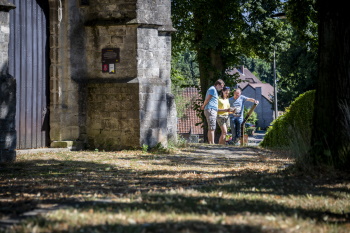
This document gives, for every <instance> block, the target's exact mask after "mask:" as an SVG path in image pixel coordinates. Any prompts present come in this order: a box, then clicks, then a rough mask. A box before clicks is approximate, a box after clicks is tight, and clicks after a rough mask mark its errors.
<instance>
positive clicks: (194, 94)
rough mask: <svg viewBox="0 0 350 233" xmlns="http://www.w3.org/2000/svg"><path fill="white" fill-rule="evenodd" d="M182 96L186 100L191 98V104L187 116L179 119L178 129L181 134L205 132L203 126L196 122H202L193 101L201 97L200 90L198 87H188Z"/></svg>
mask: <svg viewBox="0 0 350 233" xmlns="http://www.w3.org/2000/svg"><path fill="white" fill-rule="evenodd" d="M182 96H183V97H184V98H185V99H186V100H190V101H191V104H190V106H189V107H188V108H187V110H186V112H185V117H183V118H181V119H178V123H177V131H178V133H179V134H185V133H191V134H203V128H202V126H201V125H197V126H196V123H199V122H201V119H200V118H199V117H197V115H196V111H195V110H193V103H195V101H196V99H198V98H199V92H198V90H197V88H194V87H188V88H185V89H184V91H183V92H182Z"/></svg>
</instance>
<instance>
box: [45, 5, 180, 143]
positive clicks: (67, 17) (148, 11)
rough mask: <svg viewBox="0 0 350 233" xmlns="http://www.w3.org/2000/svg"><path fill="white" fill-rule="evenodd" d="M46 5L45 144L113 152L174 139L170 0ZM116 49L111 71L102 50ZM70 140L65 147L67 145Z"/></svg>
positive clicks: (174, 117) (174, 118) (174, 116)
mask: <svg viewBox="0 0 350 233" xmlns="http://www.w3.org/2000/svg"><path fill="white" fill-rule="evenodd" d="M79 3H80V1H68V0H62V15H63V17H62V22H61V23H60V24H59V25H60V26H59V27H58V23H59V22H58V20H57V17H58V15H57V9H58V8H59V4H58V1H53V0H50V8H51V10H50V36H51V40H50V50H51V51H50V55H51V56H50V58H51V67H50V81H51V83H50V92H51V104H50V110H51V115H50V116H51V117H50V127H51V133H50V137H51V140H52V141H53V143H52V145H51V146H52V147H56V146H59V147H61V146H67V145H68V144H69V145H74V143H75V144H76V145H78V144H79V143H81V144H85V145H87V146H88V148H90V149H96V148H98V149H121V148H130V147H140V146H142V144H147V145H149V146H154V145H156V144H158V143H162V144H163V145H166V144H167V140H168V139H169V138H176V110H175V104H174V100H173V97H172V95H171V83H170V59H171V36H170V32H171V31H172V30H173V29H172V27H171V20H170V0H147V1H144V0H138V1H137V0H119V1H115V0H103V1H102V0H96V1H89V5H84V6H82V5H80V4H79ZM104 48H119V49H120V62H119V63H116V64H115V70H116V72H115V73H112V74H111V73H103V72H102V63H101V56H102V52H101V51H102V49H104ZM69 142H70V143H69Z"/></svg>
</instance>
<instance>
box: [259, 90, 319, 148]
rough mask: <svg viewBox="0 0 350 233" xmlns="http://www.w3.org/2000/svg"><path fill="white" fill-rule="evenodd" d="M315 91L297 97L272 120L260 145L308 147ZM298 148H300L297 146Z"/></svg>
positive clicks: (267, 146) (270, 146)
mask: <svg viewBox="0 0 350 233" xmlns="http://www.w3.org/2000/svg"><path fill="white" fill-rule="evenodd" d="M314 100H315V91H314V90H311V91H307V92H305V93H303V94H301V95H300V96H299V97H297V98H296V99H295V100H294V101H293V102H292V103H291V105H290V106H289V107H288V108H287V109H286V112H285V114H284V115H282V116H280V117H278V118H277V119H276V120H274V121H273V122H272V126H270V127H269V128H268V130H267V133H266V135H265V137H264V140H263V141H262V142H261V144H260V146H262V147H265V148H280V149H295V147H301V146H302V147H304V149H307V148H309V146H310V140H311V130H312V116H313V110H314ZM298 150H300V148H298Z"/></svg>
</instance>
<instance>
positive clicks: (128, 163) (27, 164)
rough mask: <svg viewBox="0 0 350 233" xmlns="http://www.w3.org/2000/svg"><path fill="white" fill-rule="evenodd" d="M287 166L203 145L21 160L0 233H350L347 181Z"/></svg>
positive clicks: (3, 172) (260, 155) (0, 177)
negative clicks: (164, 151) (11, 222)
mask: <svg viewBox="0 0 350 233" xmlns="http://www.w3.org/2000/svg"><path fill="white" fill-rule="evenodd" d="M292 164H293V161H292V160H290V159H288V158H282V157H277V156H274V155H273V154H271V153H270V152H268V151H265V150H260V149H258V148H238V147H220V146H208V145H205V146H203V145H196V146H194V147H191V148H187V149H183V150H182V151H178V152H177V153H174V154H151V153H143V152H142V151H120V152H87V151H82V152H66V153H45V154H33V155H21V156H18V159H17V162H16V163H14V164H8V165H5V166H4V165H2V166H1V167H0V190H1V192H0V204H1V205H0V219H2V220H1V221H2V226H4V223H6V219H14V220H19V219H21V221H19V222H18V223H17V224H15V225H9V226H8V227H7V228H3V231H4V232H142V233H145V232H349V231H350V216H349V214H350V199H349V197H350V192H349V189H350V182H349V177H348V176H345V175H344V174H336V173H327V174H317V175H316V173H312V175H307V174H304V173H301V172H295V171H293V172H291V171H287V170H286V168H287V167H288V168H290V167H292V166H291V165H292ZM288 170H291V169H288ZM33 210H34V212H35V213H36V214H35V215H33V217H26V218H23V217H24V216H29V215H30V214H31V212H30V211H33ZM39 212H40V213H39ZM37 213H39V214H37ZM0 224H1V223H0ZM0 231H1V230H0Z"/></svg>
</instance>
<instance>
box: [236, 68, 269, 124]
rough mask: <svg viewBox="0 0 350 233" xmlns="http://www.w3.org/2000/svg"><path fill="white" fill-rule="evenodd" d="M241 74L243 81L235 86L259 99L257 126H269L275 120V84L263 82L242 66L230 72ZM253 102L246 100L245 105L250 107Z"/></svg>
mask: <svg viewBox="0 0 350 233" xmlns="http://www.w3.org/2000/svg"><path fill="white" fill-rule="evenodd" d="M235 73H238V74H239V79H241V80H242V82H240V83H238V84H237V86H236V87H235V88H240V89H241V90H242V95H245V96H247V97H249V98H254V99H256V100H258V101H259V105H258V106H257V107H256V109H255V112H256V113H257V115H258V122H257V125H256V126H257V127H260V128H262V129H264V128H267V127H268V126H269V125H270V123H271V122H272V121H273V120H274V118H273V116H274V111H273V106H272V100H273V93H274V90H273V86H271V85H270V84H268V83H262V82H261V81H260V80H259V79H258V78H257V77H256V76H255V75H254V74H252V73H251V72H250V71H249V70H248V69H247V68H245V67H244V66H241V67H240V68H239V69H236V68H234V69H233V70H230V71H229V74H235ZM252 105H253V103H251V102H249V101H246V103H245V105H244V107H246V108H250V107H252Z"/></svg>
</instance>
